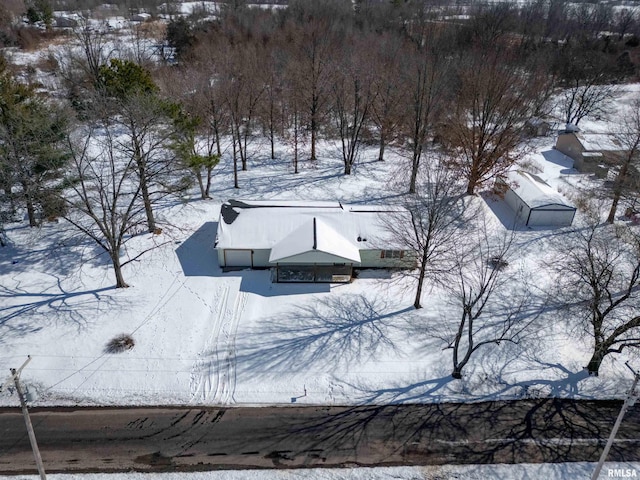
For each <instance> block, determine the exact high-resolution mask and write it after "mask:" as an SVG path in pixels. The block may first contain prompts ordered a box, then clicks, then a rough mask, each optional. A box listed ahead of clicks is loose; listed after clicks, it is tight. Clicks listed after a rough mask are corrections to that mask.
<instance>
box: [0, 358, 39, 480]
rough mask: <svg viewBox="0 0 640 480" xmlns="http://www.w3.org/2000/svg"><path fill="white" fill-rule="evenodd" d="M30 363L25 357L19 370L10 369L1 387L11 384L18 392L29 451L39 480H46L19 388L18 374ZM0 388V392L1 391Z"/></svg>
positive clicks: (25, 404) (25, 403)
mask: <svg viewBox="0 0 640 480" xmlns="http://www.w3.org/2000/svg"><path fill="white" fill-rule="evenodd" d="M30 361H31V355H27V360H26V361H25V362H24V363H23V364H22V366H21V367H20V368H19V369H17V370H16V369H15V368H12V369H10V370H11V377H10V378H9V380H8V381H7V382H6V383H5V384H4V385H3V387H2V388H4V386H6V385H7V384H9V383H11V382H12V381H13V383H14V384H15V387H16V392H18V398H19V399H20V406H21V407H22V415H23V416H24V423H25V424H26V425H27V433H28V434H29V442H30V443H31V449H32V450H33V456H34V458H35V460H36V465H37V467H38V473H39V474H40V479H41V480H47V474H46V473H45V471H44V465H43V463H42V457H41V456H40V450H39V449H38V443H37V442H36V434H35V432H34V431H33V425H31V418H29V409H28V408H27V402H26V401H25V398H24V395H23V394H22V387H20V373H22V369H23V368H24V367H26V366H27V364H28V363H29V362H30ZM2 388H0V390H2Z"/></svg>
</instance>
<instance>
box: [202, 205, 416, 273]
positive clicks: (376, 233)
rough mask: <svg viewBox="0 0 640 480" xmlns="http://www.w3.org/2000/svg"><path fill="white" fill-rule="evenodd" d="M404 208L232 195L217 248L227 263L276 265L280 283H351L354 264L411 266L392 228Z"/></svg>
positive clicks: (225, 265)
mask: <svg viewBox="0 0 640 480" xmlns="http://www.w3.org/2000/svg"><path fill="white" fill-rule="evenodd" d="M398 220H400V221H410V217H409V212H408V211H407V210H405V209H403V208H400V207H384V206H371V205H344V204H342V203H340V202H291V201H248V200H242V201H240V200H229V201H228V202H226V203H224V204H223V205H222V207H221V210H220V219H219V222H218V231H217V236H216V244H215V247H216V250H217V254H218V263H219V264H220V266H221V267H223V268H227V269H229V268H271V269H272V271H273V272H274V273H273V278H274V280H275V281H277V282H348V281H351V279H352V276H353V269H354V268H409V267H413V265H414V263H415V261H414V255H412V253H411V252H408V251H406V250H403V248H402V247H401V244H400V242H399V241H398V240H397V239H394V238H393V236H392V235H391V234H390V233H389V230H388V228H386V225H388V222H390V221H398Z"/></svg>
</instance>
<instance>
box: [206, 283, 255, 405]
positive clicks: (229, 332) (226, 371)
mask: <svg viewBox="0 0 640 480" xmlns="http://www.w3.org/2000/svg"><path fill="white" fill-rule="evenodd" d="M246 304H247V293H246V292H242V291H238V295H237V296H236V299H235V302H234V307H233V309H232V310H231V315H230V316H229V317H228V319H227V321H226V322H225V323H224V325H222V332H221V333H222V334H223V336H222V337H219V339H218V342H217V343H216V356H215V358H216V366H215V368H216V372H215V374H216V377H217V381H216V390H215V393H214V396H213V403H215V404H229V403H231V402H232V401H233V400H234V399H233V395H234V393H235V389H236V338H237V333H238V325H239V324H240V318H241V317H242V312H243V311H244V308H245V306H246ZM222 342H224V345H223V344H222Z"/></svg>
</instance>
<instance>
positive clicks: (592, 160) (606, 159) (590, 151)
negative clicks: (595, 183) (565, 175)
mask: <svg viewBox="0 0 640 480" xmlns="http://www.w3.org/2000/svg"><path fill="white" fill-rule="evenodd" d="M556 150H558V151H559V152H562V153H564V154H565V155H566V156H568V157H569V158H571V159H573V167H574V168H575V169H576V170H578V171H579V172H588V173H595V174H596V175H598V176H599V177H602V178H604V177H605V176H606V175H607V172H608V170H609V167H610V166H611V165H614V164H615V163H616V162H617V160H618V159H619V158H620V156H621V155H622V154H624V148H623V147H622V145H621V144H620V142H619V141H618V139H617V138H616V137H615V135H612V134H609V133H582V132H578V131H572V130H570V129H568V130H567V131H565V132H563V133H560V134H559V135H558V138H557V140H556Z"/></svg>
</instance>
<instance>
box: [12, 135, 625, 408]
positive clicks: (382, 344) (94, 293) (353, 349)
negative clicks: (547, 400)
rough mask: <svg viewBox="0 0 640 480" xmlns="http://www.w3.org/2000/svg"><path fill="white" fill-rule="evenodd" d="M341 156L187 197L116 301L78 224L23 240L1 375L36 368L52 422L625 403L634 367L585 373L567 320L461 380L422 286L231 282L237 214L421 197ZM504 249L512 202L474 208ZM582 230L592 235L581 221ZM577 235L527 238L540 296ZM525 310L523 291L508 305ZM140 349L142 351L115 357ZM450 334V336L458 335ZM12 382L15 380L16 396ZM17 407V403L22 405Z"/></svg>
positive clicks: (141, 245)
mask: <svg viewBox="0 0 640 480" xmlns="http://www.w3.org/2000/svg"><path fill="white" fill-rule="evenodd" d="M553 142H554V138H553V137H547V138H544V139H541V140H539V142H538V145H536V148H535V149H534V152H533V153H532V154H531V155H530V156H529V163H530V164H531V163H533V164H535V165H536V166H537V168H538V169H541V170H542V172H541V173H539V174H540V176H541V177H543V178H544V179H546V180H548V181H549V183H550V184H551V185H553V186H554V188H557V189H558V190H559V191H561V192H563V193H565V194H568V195H571V194H572V192H574V191H575V186H576V185H579V184H580V183H581V182H589V181H590V180H589V179H588V176H585V175H580V174H577V173H576V172H575V171H574V170H572V169H571V164H570V162H569V161H568V160H567V159H566V158H565V157H563V156H562V155H561V154H559V153H558V152H556V151H554V150H552V148H551V147H552V145H553ZM337 148H338V146H337V145H336V144H333V143H331V142H324V143H322V144H320V145H319V148H318V151H319V152H321V156H320V158H319V159H318V161H317V162H316V163H309V162H304V163H303V164H302V165H301V173H299V174H297V175H296V174H294V173H293V172H292V168H291V165H290V161H289V158H290V154H289V152H288V151H287V150H286V148H285V147H284V146H280V149H279V151H278V152H277V153H278V155H277V157H278V159H277V160H271V159H269V158H268V155H267V153H266V152H267V151H268V149H267V146H266V145H264V146H259V145H254V146H253V147H251V149H252V151H253V152H264V154H261V155H255V156H254V157H253V158H252V159H251V160H250V162H249V169H248V171H247V172H241V173H240V186H241V188H240V190H235V189H233V188H232V185H233V182H232V170H231V162H230V158H229V155H228V154H226V155H225V157H224V159H223V162H222V163H221V165H220V166H219V167H218V172H217V174H216V177H215V184H214V187H213V189H212V192H213V196H214V199H213V200H208V201H203V200H197V199H196V197H195V195H194V196H193V197H192V198H184V199H182V200H176V201H173V202H168V203H166V204H164V205H162V206H161V208H160V209H159V211H158V214H159V216H161V217H162V218H163V219H164V222H165V225H164V227H163V233H162V234H161V235H159V236H153V235H141V236H139V237H137V238H136V239H134V240H133V241H132V242H130V243H129V244H128V248H129V251H128V252H127V253H130V254H131V256H134V255H135V252H136V251H138V250H142V249H145V248H147V247H149V246H151V245H153V244H154V243H156V244H158V245H160V246H159V247H158V248H156V249H155V250H153V251H151V252H150V253H148V254H146V255H144V256H143V257H142V258H141V259H140V260H139V261H136V262H135V263H133V264H130V265H128V266H127V267H125V272H124V274H125V279H126V281H127V282H128V283H129V284H130V285H131V288H128V289H120V290H116V289H114V288H113V285H114V279H113V274H112V272H111V269H110V267H109V263H108V260H107V258H106V257H105V255H103V254H101V252H100V251H98V250H96V248H95V247H94V245H93V244H92V243H91V242H89V241H87V240H85V239H82V238H78V237H77V235H76V234H75V232H74V230H73V229H72V228H71V227H70V226H69V225H68V224H66V223H65V222H64V221H60V222H59V223H45V224H44V225H43V226H42V228H39V229H30V228H28V227H27V226H26V224H25V222H24V221H23V222H19V223H15V224H11V225H9V226H8V228H7V235H8V237H9V239H10V241H11V243H12V244H11V245H10V246H9V247H5V248H2V249H0V343H1V345H2V351H1V353H0V371H3V370H4V371H8V368H10V367H16V368H17V367H19V366H20V365H21V364H22V362H23V361H24V360H25V359H26V358H27V355H31V356H32V358H33V360H32V362H31V363H30V364H29V365H28V367H27V368H26V369H25V370H24V372H23V373H22V380H23V382H24V383H25V385H27V387H28V388H29V390H30V391H31V393H33V394H35V396H36V397H37V399H35V400H34V404H35V405H54V404H56V405H59V404H65V405H66V404H72V405H95V404H100V405H107V404H109V405H125V404H126V405H132V404H147V405H151V404H195V405H200V404H204V405H212V404H237V405H262V404H280V405H282V404H291V403H297V404H341V405H342V404H360V403H388V402H447V401H481V400H494V399H500V398H502V399H513V398H523V397H531V396H560V397H573V398H611V397H615V398H620V397H622V396H623V395H624V394H625V392H626V390H627V388H628V387H629V385H630V383H631V380H632V379H631V376H630V374H629V372H628V370H627V369H626V367H625V366H624V361H625V360H627V359H628V357H626V356H623V355H611V356H609V357H607V358H606V360H605V362H604V364H603V366H602V369H601V374H600V376H599V377H598V378H590V377H588V376H587V375H586V374H585V372H584V370H583V367H584V365H585V364H586V362H587V360H588V358H589V353H590V352H589V348H590V347H589V343H588V340H583V339H581V338H580V337H579V336H576V335H575V332H576V330H575V325H573V324H572V323H570V321H569V320H570V319H568V318H565V316H564V314H563V313H562V312H561V311H553V312H550V313H549V315H547V316H542V317H541V318H540V319H539V320H538V321H537V323H536V324H535V325H534V326H535V328H534V329H532V331H531V335H529V337H528V338H527V339H526V341H524V342H522V343H521V344H520V345H517V346H510V345H506V344H502V345H501V346H499V347H497V346H496V347H487V348H485V349H483V350H479V351H478V352H477V354H476V355H475V356H474V357H473V358H472V361H471V362H470V364H469V365H468V366H467V367H466V369H465V376H464V378H463V379H462V380H460V381H454V380H452V379H451V376H450V373H451V352H450V350H445V349H443V347H444V346H445V345H444V343H443V341H442V340H441V339H439V338H438V336H440V335H441V334H442V333H443V329H444V330H447V329H449V330H450V329H451V328H452V327H453V325H454V324H455V321H456V318H457V313H456V312H455V311H452V310H451V309H452V306H451V304H450V302H448V301H447V299H446V298H445V294H444V292H443V291H442V290H439V289H438V288H435V287H431V286H429V287H428V288H427V289H426V291H425V294H424V298H423V305H424V308H423V309H421V310H414V309H413V308H412V307H411V305H412V303H413V298H412V295H413V285H412V284H411V282H410V281H408V280H407V279H403V278H401V277H399V276H397V275H393V276H391V275H390V274H389V273H388V272H378V271H368V272H367V271H365V272H363V273H362V274H361V275H360V277H359V278H358V279H357V280H355V281H354V282H353V283H351V284H346V285H337V284H336V285H329V284H274V283H271V282H270V279H269V272H267V271H241V272H229V273H223V272H222V271H221V269H220V268H219V267H218V265H217V260H216V255H215V251H214V249H213V242H214V238H215V232H216V226H217V221H218V214H219V208H220V204H221V202H222V201H224V200H226V199H228V198H247V199H302V200H341V201H344V202H349V203H377V204H385V203H393V202H399V201H401V200H402V193H403V192H404V191H405V190H406V186H405V183H404V182H405V179H406V175H405V173H404V172H406V160H405V159H403V158H402V157H400V156H399V155H398V154H397V152H395V153H394V152H390V155H389V157H388V159H387V161H385V162H376V161H375V160H374V159H375V158H376V153H377V152H376V150H375V148H373V147H372V148H368V149H366V150H365V152H364V154H363V158H362V160H361V161H360V162H359V163H358V165H357V167H356V169H355V172H354V174H353V175H351V176H344V175H342V173H341V169H342V164H341V161H340V160H338V159H339V158H340V157H339V154H338V150H337ZM473 201H474V202H475V204H476V205H477V206H478V207H479V208H481V209H482V210H483V211H484V212H485V215H486V217H487V223H488V224H489V225H490V226H491V228H492V229H494V230H495V231H496V232H501V231H506V230H507V227H509V226H511V224H512V219H513V212H511V210H509V208H508V207H506V205H504V203H503V202H502V201H501V200H496V199H494V198H491V197H490V196H487V195H481V196H478V197H477V198H474V199H473ZM578 221H579V220H578ZM566 231H567V229H554V230H550V229H520V230H518V231H516V233H515V235H516V237H515V244H516V248H517V250H516V252H517V261H516V264H517V267H516V265H514V268H523V269H524V270H525V271H526V272H528V275H529V277H530V280H531V281H532V282H533V284H534V285H535V288H536V291H544V290H548V289H549V288H550V285H551V284H552V282H553V278H552V277H551V276H550V273H549V270H548V267H547V266H546V259H548V258H549V255H550V253H552V252H554V251H555V250H556V249H557V248H558V245H561V244H562V242H563V241H564V236H563V235H562V234H563V232H566ZM506 294H508V292H507V293H506ZM121 333H127V334H130V335H131V336H132V337H133V338H134V340H135V347H134V348H133V349H132V350H129V351H127V352H124V353H118V354H112V353H106V351H105V346H106V344H107V342H109V340H111V339H112V338H113V337H114V336H116V335H118V334H121ZM445 333H446V332H445ZM0 380H1V379H0ZM16 401H17V399H16V397H15V396H14V395H11V393H10V392H8V391H6V390H5V391H4V392H3V393H0V404H2V405H15V404H16Z"/></svg>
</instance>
